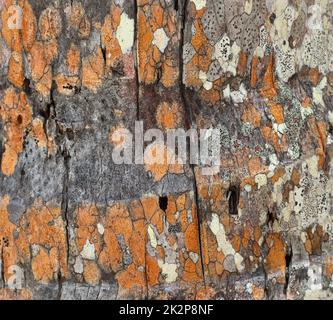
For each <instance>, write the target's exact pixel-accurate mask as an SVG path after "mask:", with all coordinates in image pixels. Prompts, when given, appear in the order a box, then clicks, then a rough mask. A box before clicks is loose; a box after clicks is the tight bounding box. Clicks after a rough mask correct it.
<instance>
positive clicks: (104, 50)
mask: <svg viewBox="0 0 333 320" xmlns="http://www.w3.org/2000/svg"><path fill="white" fill-rule="evenodd" d="M101 51H102V55H103V60H104V63H105V64H106V48H103V47H102V46H101Z"/></svg>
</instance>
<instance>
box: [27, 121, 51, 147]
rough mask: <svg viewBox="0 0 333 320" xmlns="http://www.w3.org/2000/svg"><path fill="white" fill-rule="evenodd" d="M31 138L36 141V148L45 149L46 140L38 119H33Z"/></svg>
mask: <svg viewBox="0 0 333 320" xmlns="http://www.w3.org/2000/svg"><path fill="white" fill-rule="evenodd" d="M30 134H31V135H32V137H33V138H34V139H36V140H37V143H38V147H40V148H46V146H47V138H46V135H45V130H44V123H43V121H42V120H41V119H40V118H35V119H34V120H33V121H32V130H31V132H30Z"/></svg>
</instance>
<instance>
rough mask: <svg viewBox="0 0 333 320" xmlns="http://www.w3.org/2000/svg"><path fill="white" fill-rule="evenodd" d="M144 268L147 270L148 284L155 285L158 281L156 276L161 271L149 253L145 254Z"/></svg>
mask: <svg viewBox="0 0 333 320" xmlns="http://www.w3.org/2000/svg"><path fill="white" fill-rule="evenodd" d="M146 270H147V280H148V284H149V285H150V286H154V285H157V284H158V283H159V281H158V278H159V275H160V272H161V269H160V267H159V266H158V263H157V261H156V259H155V258H153V257H151V256H150V255H147V256H146Z"/></svg>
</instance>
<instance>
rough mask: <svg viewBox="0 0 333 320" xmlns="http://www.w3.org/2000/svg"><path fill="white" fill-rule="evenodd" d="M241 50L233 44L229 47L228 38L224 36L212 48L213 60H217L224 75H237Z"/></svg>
mask: <svg viewBox="0 0 333 320" xmlns="http://www.w3.org/2000/svg"><path fill="white" fill-rule="evenodd" d="M240 51H241V48H240V47H239V46H238V45H237V43H236V42H234V43H233V44H232V45H231V41H230V38H229V37H228V36H227V35H226V34H225V35H224V36H223V37H222V38H221V40H220V41H219V42H217V43H216V44H215V46H214V54H213V59H217V61H218V62H219V63H220V65H221V68H222V70H223V72H224V73H226V72H230V73H231V74H232V75H234V76H235V75H236V74H237V66H238V61H239V54H240Z"/></svg>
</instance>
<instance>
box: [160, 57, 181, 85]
mask: <svg viewBox="0 0 333 320" xmlns="http://www.w3.org/2000/svg"><path fill="white" fill-rule="evenodd" d="M178 77H179V68H178V66H177V65H175V63H174V62H173V61H172V59H171V58H167V59H166V60H165V61H164V63H163V65H162V77H161V83H162V84H163V85H164V86H165V87H166V88H170V87H172V86H174V85H175V84H176V82H177V80H178Z"/></svg>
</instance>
